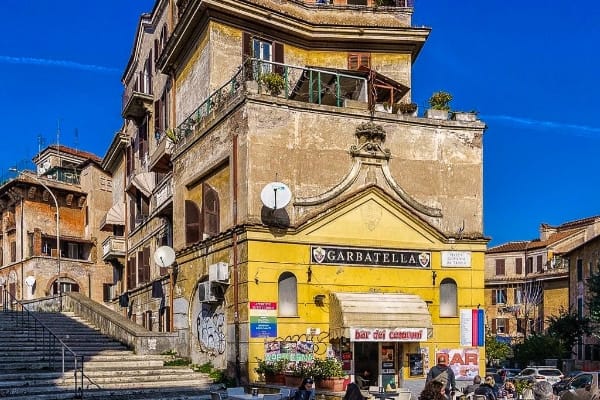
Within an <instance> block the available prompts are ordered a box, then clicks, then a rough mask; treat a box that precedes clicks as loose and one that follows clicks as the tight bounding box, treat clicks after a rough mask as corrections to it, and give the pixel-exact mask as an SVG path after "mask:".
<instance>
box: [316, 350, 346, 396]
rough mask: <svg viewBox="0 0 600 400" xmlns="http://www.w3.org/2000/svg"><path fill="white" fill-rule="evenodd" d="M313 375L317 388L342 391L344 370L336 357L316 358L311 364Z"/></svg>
mask: <svg viewBox="0 0 600 400" xmlns="http://www.w3.org/2000/svg"><path fill="white" fill-rule="evenodd" d="M313 377H314V379H315V383H316V384H317V387H318V388H319V389H323V390H328V391H331V392H343V391H344V381H345V377H346V372H345V371H344V370H343V369H342V362H341V361H340V360H338V359H337V358H324V359H316V360H315V363H314V365H313Z"/></svg>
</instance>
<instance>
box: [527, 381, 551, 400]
mask: <svg viewBox="0 0 600 400" xmlns="http://www.w3.org/2000/svg"><path fill="white" fill-rule="evenodd" d="M531 391H532V392H533V399H534V400H554V391H553V390H552V384H551V383H550V382H548V381H539V382H536V383H534V384H533V387H532V388H531Z"/></svg>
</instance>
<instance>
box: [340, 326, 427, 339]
mask: <svg viewBox="0 0 600 400" xmlns="http://www.w3.org/2000/svg"><path fill="white" fill-rule="evenodd" d="M424 340H427V328H395V329H388V328H350V341H351V342H421V341H424Z"/></svg>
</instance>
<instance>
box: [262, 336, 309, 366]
mask: <svg viewBox="0 0 600 400" xmlns="http://www.w3.org/2000/svg"><path fill="white" fill-rule="evenodd" d="M314 352H315V346H314V343H313V342H282V341H271V342H265V361H278V360H287V361H289V362H313V361H314V360H315V354H314Z"/></svg>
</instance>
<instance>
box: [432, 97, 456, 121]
mask: <svg viewBox="0 0 600 400" xmlns="http://www.w3.org/2000/svg"><path fill="white" fill-rule="evenodd" d="M451 101H452V95H451V94H450V93H448V92H444V91H439V92H435V93H433V94H432V95H431V97H430V98H429V109H428V110H427V112H426V116H427V118H433V119H448V111H449V110H450V102H451Z"/></svg>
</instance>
